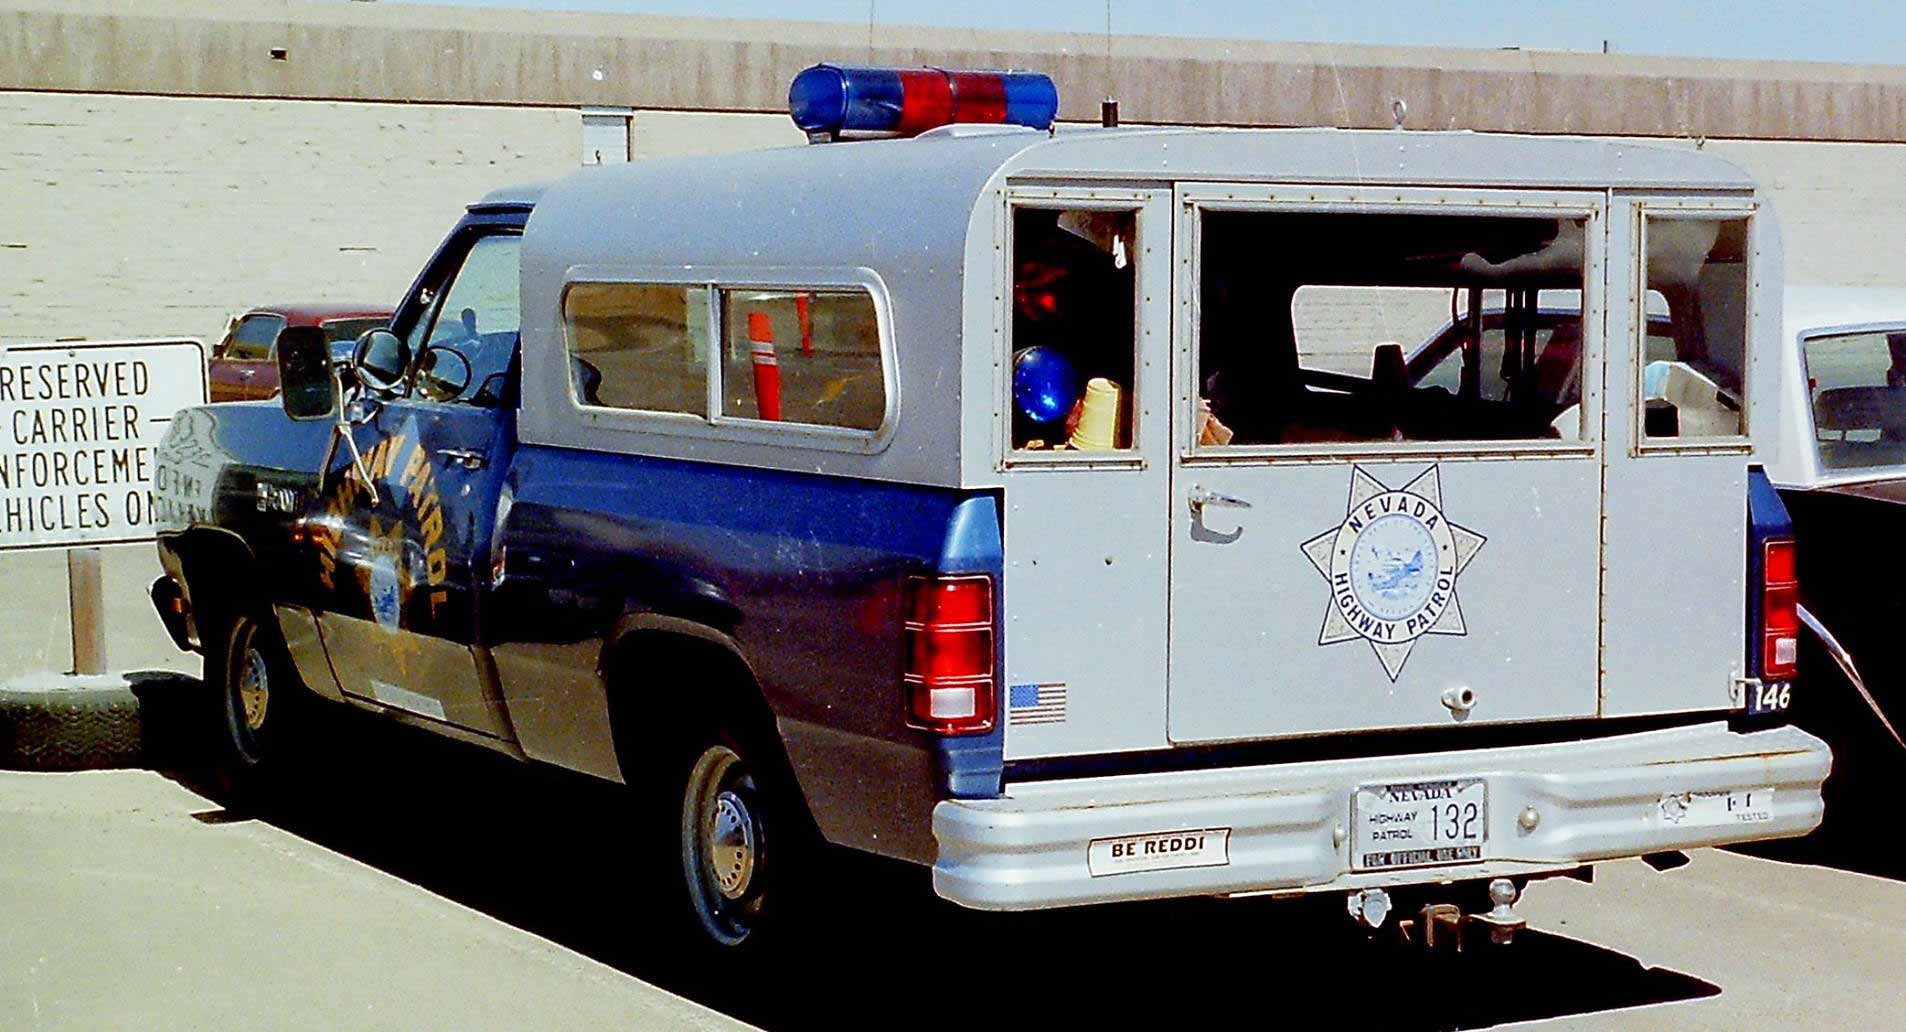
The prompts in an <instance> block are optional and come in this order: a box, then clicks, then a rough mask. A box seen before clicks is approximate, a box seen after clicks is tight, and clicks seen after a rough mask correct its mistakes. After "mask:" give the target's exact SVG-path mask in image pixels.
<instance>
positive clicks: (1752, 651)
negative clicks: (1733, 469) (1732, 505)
mask: <svg viewBox="0 0 1906 1032" xmlns="http://www.w3.org/2000/svg"><path fill="white" fill-rule="evenodd" d="M1793 536H1794V526H1793V517H1791V516H1789V515H1788V514H1787V505H1786V503H1785V502H1782V501H1781V500H1780V492H1778V491H1776V490H1774V485H1773V482H1772V481H1770V480H1768V479H1767V471H1766V470H1764V469H1762V468H1760V467H1759V466H1751V467H1749V468H1748V470H1747V627H1746V634H1747V674H1748V676H1749V677H1760V676H1761V675H1762V673H1763V670H1764V666H1765V660H1766V656H1765V655H1763V654H1762V649H1761V641H1760V624H1761V587H1762V585H1764V584H1765V583H1766V573H1767V571H1766V569H1765V564H1766V558H1765V557H1766V554H1767V550H1766V544H1767V542H1768V540H1769V539H1771V538H1792V537H1793Z"/></svg>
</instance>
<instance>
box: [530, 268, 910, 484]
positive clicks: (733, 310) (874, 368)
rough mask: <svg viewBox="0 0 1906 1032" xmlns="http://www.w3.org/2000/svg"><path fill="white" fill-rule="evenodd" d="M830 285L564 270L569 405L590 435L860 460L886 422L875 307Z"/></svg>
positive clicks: (880, 315) (884, 346) (889, 388)
mask: <svg viewBox="0 0 1906 1032" xmlns="http://www.w3.org/2000/svg"><path fill="white" fill-rule="evenodd" d="M835 278H838V277H835ZM827 279H828V277H820V276H816V277H809V278H807V279H802V278H799V277H797V276H794V275H792V274H789V275H787V276H784V277H782V278H781V281H778V282H773V281H771V282H762V281H760V280H757V279H752V278H749V279H741V280H740V281H739V282H736V281H728V280H723V279H714V280H706V281H698V282H692V283H684V282H669V281H667V280H666V279H665V278H664V277H661V276H656V277H653V278H649V277H640V278H624V277H623V276H621V275H612V274H608V273H606V272H601V271H595V270H587V269H579V270H575V275H574V277H573V278H572V279H571V281H570V282H569V284H568V285H567V286H566V287H565V289H564V291H563V295H562V326H563V340H564V346H565V349H566V351H567V354H568V359H569V387H570V397H571V400H572V402H573V403H574V404H575V405H576V406H577V407H578V408H579V409H581V410H582V412H583V413H584V414H585V415H586V416H588V417H590V419H591V421H593V422H596V423H597V424H598V425H606V426H619V425H620V426H626V427H628V428H629V429H641V430H650V431H660V432H664V433H677V434H685V435H690V436H703V437H722V438H730V439H738V440H759V441H770V440H772V441H778V442H780V443H794V442H796V441H799V442H801V443H806V444H813V445H816V446H820V447H830V446H839V445H835V444H832V443H830V442H836V441H838V442H843V444H844V443H845V442H847V441H852V442H853V444H852V445H851V446H852V447H854V448H855V449H856V450H863V448H864V446H865V445H867V444H870V443H873V441H874V440H875V439H884V438H885V436H886V434H887V432H888V430H889V429H890V428H891V426H892V424H893V420H894V402H895V394H896V392H895V388H894V379H893V359H892V356H891V353H890V345H889V343H888V335H887V333H886V331H885V326H886V324H887V320H886V316H885V314H884V305H883V303H882V301H881V299H880V295H879V294H878V293H877V291H876V290H875V289H874V287H873V285H871V284H865V283H842V282H827Z"/></svg>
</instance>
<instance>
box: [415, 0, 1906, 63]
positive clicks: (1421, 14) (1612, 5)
mask: <svg viewBox="0 0 1906 1032" xmlns="http://www.w3.org/2000/svg"><path fill="white" fill-rule="evenodd" d="M382 2H385V3H415V2H427V3H435V4H470V5H478V6H485V7H518V8H535V9H544V10H574V11H622V12H637V13H652V14H674V15H708V16H713V17H733V18H792V19H799V20H804V21H827V22H845V23H848V24H852V25H855V26H858V27H860V29H861V35H862V36H864V34H865V26H866V25H867V21H868V13H869V7H870V0H805V2H802V3H798V4H791V3H771V2H768V0H382ZM871 7H872V12H873V16H874V20H875V22H876V23H884V24H894V25H946V26H956V27H963V28H986V29H1006V30H1012V29H1025V30H1033V31H1060V32H1090V33H1102V32H1104V31H1105V23H1106V4H1105V0H1052V2H1044V3H1041V2H1035V0H1017V2H1012V0H965V2H961V0H953V2H948V0H871ZM1111 20H1112V32H1113V34H1114V35H1173V36H1207V37H1214V38H1231V39H1269V40H1288V41H1309V42H1331V43H1384V44H1415V45H1427V46H1460V47H1507V46H1519V47H1523V48H1525V49H1530V50H1578V51H1599V50H1600V49H1601V48H1602V41H1603V40H1607V41H1608V45H1609V47H1610V49H1612V50H1613V51H1615V52H1616V53H1624V54H1658V55H1687V56H1696V57H1742V58H1772V59H1782V60H1797V61H1844V62H1856V63H1862V64H1906V2H1902V0H1811V2H1794V0H1569V2H1561V0H1440V2H1438V0H1415V2H1411V0H1341V2H1334V3H1333V2H1331V0H1259V2H1255V3H1253V2H1248V0H1206V2H1192V0H1112V5H1111ZM856 38H859V37H856Z"/></svg>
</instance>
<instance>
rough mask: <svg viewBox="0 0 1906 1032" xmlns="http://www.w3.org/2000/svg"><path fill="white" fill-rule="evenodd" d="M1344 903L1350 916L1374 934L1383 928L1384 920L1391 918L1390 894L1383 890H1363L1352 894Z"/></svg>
mask: <svg viewBox="0 0 1906 1032" xmlns="http://www.w3.org/2000/svg"><path fill="white" fill-rule="evenodd" d="M1344 902H1345V903H1346V905H1347V906H1348V907H1349V910H1350V916H1351V917H1352V918H1354V919H1355V920H1356V922H1357V923H1358V924H1360V925H1362V926H1363V927H1365V928H1367V929H1369V930H1370V931H1373V932H1374V931H1376V930H1377V929H1379V928H1381V927H1383V922H1384V920H1385V919H1387V918H1388V917H1389V916H1390V894H1389V893H1387V892H1385V891H1383V890H1382V889H1361V890H1359V891H1357V892H1353V893H1351V894H1350V895H1349V897H1348V898H1347V899H1346V900H1345V901H1344Z"/></svg>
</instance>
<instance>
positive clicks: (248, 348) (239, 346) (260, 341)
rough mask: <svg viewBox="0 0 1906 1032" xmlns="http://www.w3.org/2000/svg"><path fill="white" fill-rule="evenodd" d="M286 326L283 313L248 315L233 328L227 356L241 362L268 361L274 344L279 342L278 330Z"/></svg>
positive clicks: (226, 348)
mask: <svg viewBox="0 0 1906 1032" xmlns="http://www.w3.org/2000/svg"><path fill="white" fill-rule="evenodd" d="M284 328H285V317H284V316H282V315H248V316H246V317H244V318H243V319H240V320H239V321H238V325H237V326H235V327H233V328H232V335H231V338H230V341H229V343H227V344H226V346H225V357H226V358H231V359H237V360H238V361H241V362H264V361H268V360H270V358H271V357H272V345H274V344H276V343H277V342H278V332H279V331H280V330H283V329H284Z"/></svg>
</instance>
